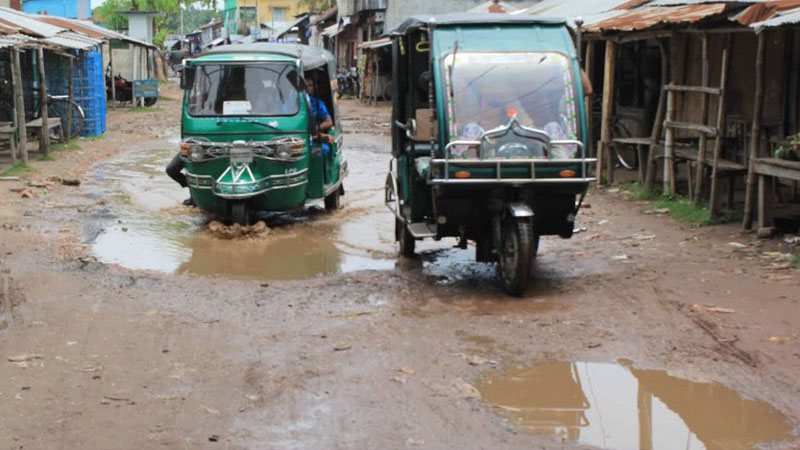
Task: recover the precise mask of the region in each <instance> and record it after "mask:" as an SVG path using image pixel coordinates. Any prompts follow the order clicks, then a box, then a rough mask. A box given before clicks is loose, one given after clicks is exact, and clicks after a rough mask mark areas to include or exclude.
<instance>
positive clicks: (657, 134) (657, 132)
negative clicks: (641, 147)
mask: <svg viewBox="0 0 800 450" xmlns="http://www.w3.org/2000/svg"><path fill="white" fill-rule="evenodd" d="M658 50H659V52H660V53H661V87H662V89H661V93H660V94H659V96H658V109H657V110H656V119H655V121H654V122H653V131H652V133H651V134H650V152H648V155H647V176H646V177H645V183H644V184H645V186H646V187H647V189H650V190H653V189H654V188H655V185H656V152H657V151H658V149H659V147H660V145H661V134H662V133H663V131H664V113H665V111H664V110H665V109H666V107H667V91H665V90H664V89H663V87H664V86H666V85H667V84H668V83H669V69H670V64H669V52H667V46H666V44H665V43H664V41H663V40H659V41H658Z"/></svg>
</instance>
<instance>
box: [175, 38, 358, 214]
mask: <svg viewBox="0 0 800 450" xmlns="http://www.w3.org/2000/svg"><path fill="white" fill-rule="evenodd" d="M234 67H238V68H240V69H231V68H234ZM272 67H275V70H273V72H277V71H278V70H280V71H282V72H281V74H283V73H284V72H287V73H292V72H294V73H295V74H297V75H299V76H295V78H294V79H293V80H294V81H293V82H294V83H295V85H293V86H292V88H291V89H294V90H296V92H291V89H289V90H287V83H290V82H289V81H287V80H286V79H284V78H285V76H284V75H281V76H282V77H284V78H281V79H279V80H277V81H276V80H272V79H269V78H267V77H265V78H264V79H258V76H259V73H248V71H250V70H251V69H252V68H258V70H262V71H264V72H265V73H266V72H268V71H270V70H272V69H271V68H272ZM206 69H207V70H208V71H210V73H216V72H219V71H228V72H226V74H227V75H230V73H233V72H231V70H239V71H240V72H242V71H243V72H244V74H245V75H244V76H245V77H247V83H248V88H256V87H257V88H259V89H260V88H261V87H262V85H263V87H264V88H265V89H269V88H275V84H276V83H283V86H282V87H283V90H282V91H281V90H278V93H279V94H280V95H281V99H282V100H283V101H286V102H287V104H290V102H289V101H287V100H286V99H285V97H284V96H286V95H287V94H291V96H292V98H294V99H295V100H296V103H297V105H296V108H294V107H289V108H288V109H287V111H288V113H285V114H284V113H281V114H277V113H276V114H270V113H263V114H261V113H258V112H253V113H247V114H238V113H237V111H235V108H236V107H243V108H245V109H246V108H247V106H242V105H243V104H244V105H247V104H248V103H255V102H256V101H258V100H257V99H258V98H259V97H263V96H264V95H265V93H264V92H260V91H258V90H254V91H253V92H246V93H244V94H243V95H244V97H243V98H244V100H237V101H234V100H231V101H225V102H224V104H225V105H224V108H227V106H228V104H229V103H230V104H233V106H232V108H231V109H233V111H223V113H220V111H219V109H218V108H217V109H215V110H213V111H211V112H210V113H208V111H204V112H206V113H204V114H198V113H197V112H196V111H195V112H194V113H193V111H192V106H191V105H192V102H193V99H192V96H193V95H196V96H200V97H203V99H201V100H196V101H195V103H196V104H203V102H205V101H206V100H207V99H208V98H209V97H210V96H212V95H218V96H219V95H221V94H220V92H222V91H223V90H224V89H231V88H227V87H225V86H219V85H220V84H224V83H225V81H226V78H225V75H221V76H219V79H218V80H217V82H216V84H214V83H212V82H209V86H211V87H210V88H209V90H210V91H211V92H201V91H202V90H201V89H199V88H196V89H193V87H192V85H190V84H191V83H200V82H201V81H198V79H197V77H198V76H201V75H200V74H201V73H203V72H202V71H203V70H206ZM187 70H188V71H193V75H192V76H191V77H189V78H191V79H189V80H187V82H186V83H184V84H187V86H185V89H186V94H185V96H184V103H183V112H182V118H181V136H182V138H183V144H182V155H183V156H182V159H183V161H184V167H185V171H186V177H187V182H188V184H189V188H190V191H191V196H192V199H193V201H194V203H195V204H196V205H197V206H198V207H199V208H201V209H203V210H206V211H209V212H212V213H214V214H216V215H218V216H221V217H227V218H230V217H233V216H234V215H235V212H232V211H231V208H232V206H233V205H236V204H240V205H241V204H244V205H246V207H247V211H248V212H253V213H259V212H281V211H289V210H294V209H298V208H302V207H303V206H305V205H306V204H307V203H308V202H309V201H315V200H317V199H326V206H328V200H329V199H330V198H332V197H333V196H337V199H336V200H337V201H336V204H337V205H338V195H340V194H341V193H342V192H343V188H342V187H341V186H342V178H343V177H344V176H345V175H346V170H347V169H346V161H345V160H344V158H343V155H342V151H341V150H342V149H341V146H342V129H341V125H340V121H339V118H338V116H337V111H336V105H335V99H334V96H333V95H332V92H335V86H333V85H331V83H332V80H335V76H336V70H335V63H334V59H333V55H331V54H330V53H328V52H326V51H324V50H321V49H318V48H313V47H306V46H300V45H291V44H251V45H229V46H222V47H217V48H215V49H213V50H212V51H210V52H209V53H206V54H203V55H200V56H199V57H197V58H195V59H192V60H190V61H187V63H186V67H185V68H184V71H187ZM252 70H256V69H252ZM310 71H316V72H318V73H319V74H320V76H319V77H318V78H321V80H324V81H319V82H318V88H317V94H318V95H319V96H320V98H321V99H322V101H324V102H325V104H326V106H327V109H328V111H329V112H330V115H331V116H332V118H333V120H334V127H333V129H331V130H330V132H329V134H330V135H331V136H332V137H333V138H334V143H332V144H329V145H330V151H329V152H327V155H325V154H324V152H323V151H322V146H321V144H319V143H312V139H311V137H310V136H311V131H312V130H313V125H314V124H313V123H312V122H313V121H314V118H313V117H312V114H311V110H310V105H309V103H308V101H307V99H306V94H305V92H304V91H303V83H304V82H307V81H305V80H304V79H305V74H308V73H310ZM207 78H209V79H211V78H212V75H208V76H207ZM227 84H231V82H230V81H229V80H228V81H227ZM275 89H277V88H275ZM275 89H273V90H275ZM215 90H216V92H215ZM237 102H238V103H237ZM206 103H208V104H212V103H213V102H212V101H208V102H206ZM217 103H219V101H218V102H217ZM291 105H293V104H290V106H291ZM218 106H219V105H217V107H218ZM251 108H253V107H252V106H251ZM264 108H265V109H264V111H267V110H273V109H275V108H274V106H269V105H268V106H265V107H264ZM212 109H213V108H212ZM239 112H246V111H245V110H243V111H239ZM275 112H277V110H275ZM287 146H288V147H287ZM286 148H289V153H288V154H287V153H286V152H285V151H284V150H286ZM236 152H240V153H239V154H235V153H236ZM282 152H283V153H282ZM232 154H235V155H234V156H233V157H232ZM237 157H239V158H242V157H244V158H245V159H244V160H242V161H245V162H237V161H238V160H237V159H236V158H237Z"/></svg>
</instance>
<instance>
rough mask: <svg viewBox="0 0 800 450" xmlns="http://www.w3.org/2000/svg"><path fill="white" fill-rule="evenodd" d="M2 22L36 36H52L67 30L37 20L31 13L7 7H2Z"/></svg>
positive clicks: (0, 15) (0, 16) (0, 21)
mask: <svg viewBox="0 0 800 450" xmlns="http://www.w3.org/2000/svg"><path fill="white" fill-rule="evenodd" d="M0 24H3V25H6V26H11V27H16V28H19V29H20V31H22V32H23V33H25V34H28V35H32V36H36V37H50V36H55V35H57V34H58V33H62V32H64V31H67V30H65V29H64V28H61V27H57V26H55V25H51V24H49V23H46V22H42V21H41V20H36V18H35V17H34V16H32V15H30V14H25V13H23V12H19V11H15V10H13V9H11V8H5V7H0Z"/></svg>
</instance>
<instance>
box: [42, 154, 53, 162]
mask: <svg viewBox="0 0 800 450" xmlns="http://www.w3.org/2000/svg"><path fill="white" fill-rule="evenodd" d="M55 160H56V157H55V156H53V155H43V156H42V157H40V158H39V161H55Z"/></svg>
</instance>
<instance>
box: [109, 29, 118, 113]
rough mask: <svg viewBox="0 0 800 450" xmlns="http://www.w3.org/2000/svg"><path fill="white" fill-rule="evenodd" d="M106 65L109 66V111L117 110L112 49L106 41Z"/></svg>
mask: <svg viewBox="0 0 800 450" xmlns="http://www.w3.org/2000/svg"><path fill="white" fill-rule="evenodd" d="M108 63H109V64H110V65H111V109H117V83H116V82H115V81H116V80H114V48H113V47H111V41H108Z"/></svg>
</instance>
